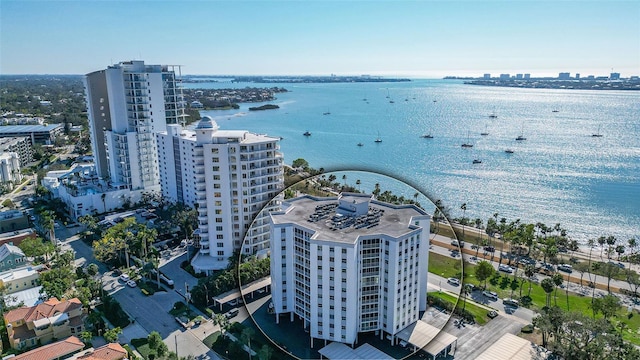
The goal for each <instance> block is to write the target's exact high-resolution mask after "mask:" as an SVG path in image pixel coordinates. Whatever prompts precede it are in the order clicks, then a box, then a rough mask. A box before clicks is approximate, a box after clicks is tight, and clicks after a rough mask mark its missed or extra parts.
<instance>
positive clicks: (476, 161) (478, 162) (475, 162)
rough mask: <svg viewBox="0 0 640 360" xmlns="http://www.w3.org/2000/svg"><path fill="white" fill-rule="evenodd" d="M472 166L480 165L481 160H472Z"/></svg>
mask: <svg viewBox="0 0 640 360" xmlns="http://www.w3.org/2000/svg"><path fill="white" fill-rule="evenodd" d="M472 163H473V164H482V160H480V159H473V162H472Z"/></svg>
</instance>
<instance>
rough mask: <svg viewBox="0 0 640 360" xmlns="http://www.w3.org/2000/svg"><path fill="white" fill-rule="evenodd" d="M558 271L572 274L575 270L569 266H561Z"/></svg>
mask: <svg viewBox="0 0 640 360" xmlns="http://www.w3.org/2000/svg"><path fill="white" fill-rule="evenodd" d="M558 270H559V271H564V272H568V273H570V272H572V271H573V268H572V267H571V265H569V264H560V265H558Z"/></svg>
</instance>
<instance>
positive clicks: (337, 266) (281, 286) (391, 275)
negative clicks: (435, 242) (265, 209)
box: [271, 194, 431, 345]
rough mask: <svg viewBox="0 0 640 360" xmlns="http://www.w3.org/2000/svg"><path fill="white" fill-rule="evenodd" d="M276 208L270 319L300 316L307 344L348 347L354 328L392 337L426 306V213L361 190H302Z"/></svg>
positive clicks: (273, 224)
mask: <svg viewBox="0 0 640 360" xmlns="http://www.w3.org/2000/svg"><path fill="white" fill-rule="evenodd" d="M282 208H283V210H282V211H279V212H273V213H271V222H272V224H271V291H272V298H273V305H274V310H275V313H276V321H279V317H280V315H281V314H286V313H288V314H290V319H291V320H293V319H294V316H298V317H300V318H301V319H304V324H305V327H307V328H308V329H309V333H310V336H311V344H312V345H313V339H324V340H331V341H339V342H343V343H347V344H354V343H355V342H356V341H357V336H358V333H360V332H371V331H381V332H384V333H387V334H390V335H392V336H395V335H396V334H397V333H398V332H400V331H401V330H402V329H404V328H405V327H407V326H409V325H411V324H412V323H415V322H416V321H417V320H418V319H419V312H420V311H424V310H426V306H427V298H426V297H427V268H428V266H427V263H428V251H429V223H430V219H431V217H430V216H429V215H428V214H427V213H426V212H424V211H423V210H421V209H419V208H417V207H415V206H413V205H391V204H387V203H383V202H380V201H377V200H374V199H372V198H371V197H370V196H369V195H363V194H342V195H341V196H340V197H337V198H336V197H333V198H315V197H312V196H309V195H305V196H301V197H298V198H295V199H292V200H289V201H287V202H286V203H283V204H282ZM380 336H381V338H382V336H383V334H382V333H380Z"/></svg>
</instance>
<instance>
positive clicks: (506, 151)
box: [504, 149, 513, 154]
mask: <svg viewBox="0 0 640 360" xmlns="http://www.w3.org/2000/svg"><path fill="white" fill-rule="evenodd" d="M504 152H505V153H507V154H513V150H511V149H506V150H505V151H504Z"/></svg>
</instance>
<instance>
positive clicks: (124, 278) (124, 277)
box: [120, 274, 131, 282]
mask: <svg viewBox="0 0 640 360" xmlns="http://www.w3.org/2000/svg"><path fill="white" fill-rule="evenodd" d="M120 280H122V282H127V281H129V280H131V278H130V277H129V275H127V274H122V275H120Z"/></svg>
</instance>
